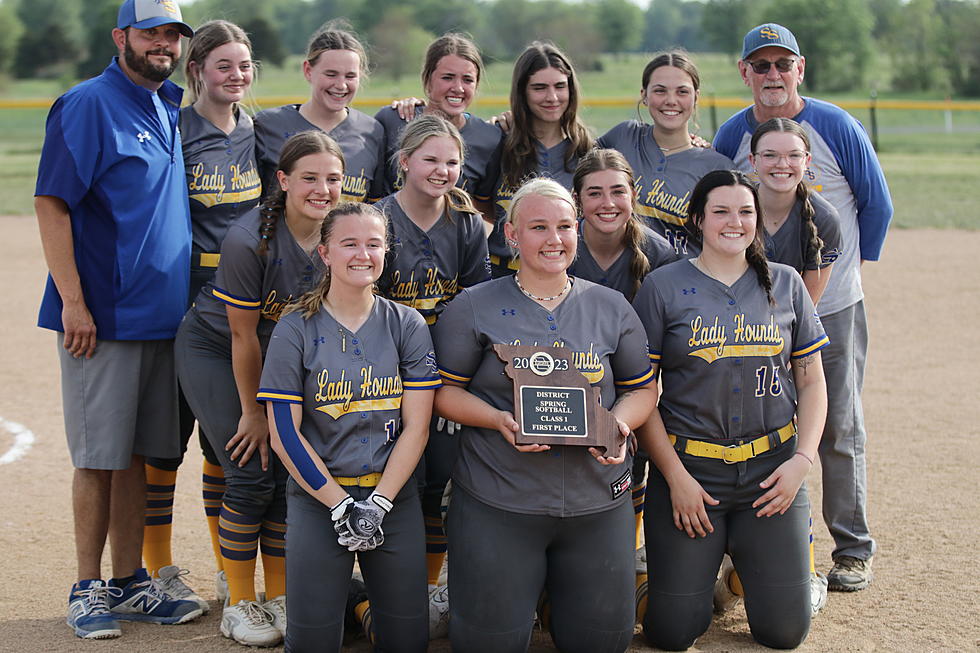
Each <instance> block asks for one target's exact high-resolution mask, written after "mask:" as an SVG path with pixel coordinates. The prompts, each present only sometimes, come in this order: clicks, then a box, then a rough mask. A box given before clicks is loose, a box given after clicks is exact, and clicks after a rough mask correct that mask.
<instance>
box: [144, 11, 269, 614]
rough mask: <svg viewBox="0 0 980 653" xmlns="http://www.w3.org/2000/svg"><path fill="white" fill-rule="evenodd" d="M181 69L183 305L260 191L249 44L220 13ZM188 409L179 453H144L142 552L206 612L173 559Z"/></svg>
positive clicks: (217, 487)
mask: <svg viewBox="0 0 980 653" xmlns="http://www.w3.org/2000/svg"><path fill="white" fill-rule="evenodd" d="M184 73H185V76H186V78H187V81H188V85H189V87H190V88H189V92H190V96H191V105H190V106H186V107H184V108H183V109H181V110H180V134H181V138H182V140H183V151H184V169H185V170H186V174H187V194H188V197H189V199H190V209H191V233H192V245H191V286H190V293H189V294H188V300H187V307H188V308H190V305H191V304H192V303H193V302H194V298H195V297H197V294H198V293H199V292H200V290H201V288H202V287H203V286H204V285H205V284H206V283H207V282H208V281H210V280H211V279H212V277H214V271H215V269H216V268H217V266H218V258H219V253H218V250H219V249H220V247H221V241H222V240H224V237H225V233H226V232H227V231H228V225H230V224H231V222H232V221H233V220H235V219H236V218H238V217H239V216H240V215H242V214H243V213H245V212H247V211H248V210H249V209H251V208H252V207H254V206H255V205H256V204H257V203H258V200H259V196H260V195H261V188H260V185H259V175H258V170H257V169H256V166H255V133H254V131H253V129H252V119H251V118H250V117H249V115H248V114H247V113H246V112H245V110H244V109H243V108H242V106H241V103H242V100H243V99H244V98H245V95H246V94H247V93H248V92H249V89H250V87H251V84H252V79H253V73H254V63H253V61H252V44H251V42H250V41H249V39H248V36H247V35H246V34H245V32H243V31H242V29H241V28H240V27H238V26H237V25H234V24H232V23H229V22H227V21H223V20H214V21H210V22H207V23H204V24H203V25H201V26H200V27H198V28H197V31H196V32H195V34H194V37H193V38H192V39H191V42H190V44H189V46H188V49H187V58H186V61H185V63H184ZM194 421H195V420H194V415H193V414H192V413H191V410H190V407H189V406H188V405H187V400H186V399H185V398H184V396H183V393H181V396H180V438H181V440H180V441H181V457H180V458H173V459H164V458H150V459H148V460H147V461H146V478H147V500H146V525H145V527H144V535H143V559H144V561H145V562H146V567H147V570H148V571H149V572H150V575H151V576H157V577H158V578H159V582H160V585H161V586H162V587H163V588H164V589H165V590H166V591H167V593H169V594H170V595H171V596H174V597H176V598H182V599H189V600H195V601H197V602H198V603H199V604H200V606H201V607H202V608H203V609H204V611H205V612H207V611H208V608H209V606H208V603H207V601H204V600H203V599H201V598H200V597H199V596H197V594H195V593H194V591H193V590H191V588H189V587H188V586H187V585H186V584H185V583H184V581H183V580H182V579H181V576H182V575H183V573H184V572H183V571H182V570H180V569H179V568H178V567H176V566H175V565H174V564H173V554H172V552H171V546H170V538H171V532H172V521H173V509H174V488H175V484H176V481H177V468H178V467H179V466H180V464H181V462H182V461H183V453H184V452H185V451H186V450H187V442H188V440H189V439H190V436H191V433H192V432H193V430H194ZM199 436H200V441H201V450H202V451H203V452H204V469H203V478H202V486H203V494H204V512H205V515H206V516H207V521H208V527H209V530H210V532H211V544H212V547H213V548H214V556H215V559H216V560H217V565H218V570H219V572H218V579H217V587H218V592H217V593H218V600H220V601H224V599H225V598H226V597H227V593H228V590H227V581H225V580H224V572H223V571H222V564H221V550H220V545H219V543H218V513H219V512H220V509H221V499H222V496H223V495H224V485H225V480H224V473H223V472H222V471H221V463H220V462H219V460H218V458H217V456H216V455H215V453H214V451H213V450H212V449H211V445H210V444H209V443H208V440H207V437H206V436H205V435H204V433H203V432H199Z"/></svg>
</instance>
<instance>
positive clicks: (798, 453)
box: [793, 451, 813, 466]
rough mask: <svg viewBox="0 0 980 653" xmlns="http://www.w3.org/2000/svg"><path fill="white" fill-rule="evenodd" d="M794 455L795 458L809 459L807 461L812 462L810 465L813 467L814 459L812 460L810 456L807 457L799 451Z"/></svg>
mask: <svg viewBox="0 0 980 653" xmlns="http://www.w3.org/2000/svg"><path fill="white" fill-rule="evenodd" d="M793 455H794V456H803V457H804V458H806V459H807V460H808V461H809V462H810V465H811V466H812V465H813V459H812V458H810V456H808V455H806V454H805V453H803V452H802V451H797V452H796V453H794V454H793Z"/></svg>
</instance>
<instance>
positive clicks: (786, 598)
mask: <svg viewBox="0 0 980 653" xmlns="http://www.w3.org/2000/svg"><path fill="white" fill-rule="evenodd" d="M689 211H690V220H691V226H692V228H693V229H694V230H695V231H696V232H698V233H700V237H701V242H702V243H703V248H702V251H701V254H700V255H699V256H698V257H697V258H694V259H691V260H686V261H677V262H675V263H671V264H670V265H666V266H664V267H662V268H660V269H658V270H655V271H654V272H652V273H650V275H649V276H647V278H646V279H645V280H644V282H643V285H642V286H641V288H640V290H639V292H638V293H637V296H636V299H635V300H634V306H635V307H636V309H637V313H638V314H639V315H640V319H641V320H642V321H643V324H644V326H645V327H646V330H647V335H648V338H649V346H650V359H651V361H652V362H653V364H654V367H655V369H659V370H662V371H663V376H662V384H663V394H662V396H661V397H660V402H659V408H658V410H657V411H655V412H654V413H653V414H652V416H651V418H650V420H649V421H648V422H647V423H646V424H645V425H644V426H643V428H641V429H640V431H639V435H640V438H641V440H642V441H643V444H644V446H645V447H646V448H647V450H648V451H649V452H650V457H651V458H652V460H653V461H654V463H655V464H656V467H657V469H656V470H655V471H653V472H651V478H650V488H649V491H648V492H647V497H646V506H645V515H644V524H645V528H646V541H647V546H648V547H649V556H648V564H649V570H650V582H649V599H648V601H649V602H648V606H647V608H646V610H645V615H644V616H643V627H644V633H645V635H646V637H647V639H648V640H649V641H650V642H651V643H652V644H653V645H654V646H657V647H659V648H664V649H667V650H683V649H686V648H688V647H689V646H691V645H692V644H693V643H694V640H695V639H696V638H697V637H699V636H700V635H701V634H702V633H703V632H704V631H705V630H707V628H708V625H709V624H710V622H711V609H712V591H713V586H714V580H715V574H716V572H717V569H718V565H719V563H720V562H721V559H722V555H723V554H724V553H725V551H726V550H728V551H729V552H730V554H731V557H732V560H733V561H734V564H735V568H736V569H737V570H738V571H739V575H740V577H741V581H742V585H743V587H744V590H745V608H746V614H747V616H748V621H749V627H750V629H751V631H752V635H753V637H754V638H755V639H756V640H757V641H758V642H760V643H761V644H764V645H766V646H771V647H775V648H795V647H796V646H798V645H799V644H800V643H801V642H802V641H803V639H804V638H805V637H806V635H807V632H808V630H809V627H810V615H811V608H810V574H809V555H808V546H807V545H808V531H809V501H808V499H807V494H806V489H805V487H803V481H804V479H805V477H806V474H807V473H808V472H809V471H810V467H811V466H812V464H813V460H814V457H815V455H816V451H817V445H818V443H819V441H820V434H821V432H822V429H823V422H824V418H825V417H826V410H827V392H826V386H825V384H824V377H823V368H822V366H821V364H820V349H821V348H823V347H824V346H826V344H827V336H826V335H825V334H824V331H823V328H822V326H821V324H820V320H819V318H818V317H817V316H816V313H815V311H814V308H813V302H812V301H811V300H810V296H809V294H808V293H807V292H806V289H805V288H804V286H803V282H802V280H801V279H800V276H799V274H797V273H796V271H795V270H793V269H792V268H790V267H789V266H785V265H781V264H778V263H772V264H770V263H768V262H767V261H766V258H765V253H764V248H763V244H762V238H761V230H760V229H758V228H757V219H758V215H759V202H758V195H757V194H756V191H755V187H754V186H752V184H751V183H750V182H749V181H748V179H747V178H746V177H745V176H744V175H743V174H741V173H738V172H734V171H721V170H719V171H716V172H712V173H709V174H708V175H706V176H705V177H704V179H702V180H701V181H700V182H699V183H698V185H697V186H696V187H695V188H694V191H693V193H692V196H691V206H690V209H689Z"/></svg>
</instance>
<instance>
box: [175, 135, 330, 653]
mask: <svg viewBox="0 0 980 653" xmlns="http://www.w3.org/2000/svg"><path fill="white" fill-rule="evenodd" d="M343 175H344V158H343V154H342V153H341V151H340V147H339V146H338V145H337V144H336V143H334V142H333V141H332V140H331V139H330V137H329V136H327V135H326V134H324V133H323V132H320V131H307V132H301V133H299V134H296V135H295V136H292V137H291V138H290V139H289V140H288V141H286V144H285V145H284V146H283V149H282V157H281V159H280V161H279V170H278V173H277V184H278V185H277V187H275V189H274V190H271V191H269V192H268V193H267V194H266V199H265V200H264V201H263V204H262V205H261V206H260V207H256V208H254V209H252V210H251V211H249V212H248V213H246V214H245V215H244V216H242V217H241V218H240V219H239V220H237V221H236V222H235V223H233V224H232V225H231V227H230V228H229V229H228V234H227V235H226V236H225V240H224V242H223V243H222V244H221V260H220V262H219V264H218V270H217V272H216V273H215V276H214V279H213V280H211V281H210V282H209V283H208V285H206V286H205V287H204V288H203V289H202V290H201V292H200V294H198V296H197V299H196V301H195V302H194V306H193V307H192V308H191V310H190V311H188V312H187V316H186V317H185V318H184V321H183V322H182V323H181V326H180V329H179V331H178V332H177V347H176V351H177V373H178V374H179V376H180V382H181V385H182V386H183V387H184V389H185V390H186V393H187V394H186V396H187V401H188V402H189V403H190V406H191V409H192V410H193V411H194V414H195V415H196V416H197V418H198V420H199V421H200V423H201V424H202V425H203V427H204V431H205V433H206V434H207V436H208V438H209V440H210V442H211V446H212V447H213V448H214V451H215V453H217V454H218V456H219V458H220V459H221V466H222V468H223V470H224V473H225V481H226V484H227V487H226V490H225V494H224V499H223V501H222V505H221V512H220V517H219V524H218V536H219V543H220V547H221V557H222V563H223V568H224V571H225V575H226V577H227V579H228V600H227V602H226V603H225V608H224V611H223V613H222V618H221V633H222V634H223V635H224V636H225V637H230V638H232V639H234V640H235V641H237V642H239V643H241V644H247V645H252V646H271V645H275V644H277V643H278V642H279V641H280V640H281V639H282V635H283V631H284V630H285V627H286V612H285V611H286V605H285V603H286V597H285V594H286V569H285V554H286V551H285V534H286V496H285V495H286V485H285V484H286V479H287V474H286V472H285V469H284V468H283V466H282V465H281V464H280V463H279V462H278V460H276V458H275V456H272V458H271V460H270V457H269V452H268V442H269V427H268V423H267V421H266V417H265V410H264V408H263V406H262V405H260V404H259V403H257V402H256V399H255V394H256V392H257V391H258V387H259V375H260V373H261V370H262V360H263V356H264V353H265V350H266V348H267V346H268V342H269V337H270V336H271V334H272V329H273V327H274V326H275V323H276V321H277V320H278V319H279V316H280V314H281V313H282V311H283V309H284V308H285V307H286V305H288V304H289V303H290V301H292V299H293V298H295V297H297V296H299V295H301V294H303V293H305V292H307V291H309V290H310V289H312V288H313V287H314V286H315V285H316V283H317V282H318V281H319V277H320V275H321V274H322V272H323V263H322V261H321V260H320V257H319V256H317V255H316V253H315V249H316V246H317V244H318V243H319V242H320V225H321V223H322V222H323V219H324V217H325V216H326V214H327V212H328V211H329V210H330V209H331V208H332V207H333V206H334V205H335V204H336V203H337V201H338V200H339V198H340V193H341V186H342V184H343ZM260 541H261V545H262V568H263V571H264V572H265V593H266V599H267V600H266V601H265V602H264V603H261V604H260V603H257V602H256V592H255V582H254V577H255V558H256V554H257V552H258V548H259V543H260Z"/></svg>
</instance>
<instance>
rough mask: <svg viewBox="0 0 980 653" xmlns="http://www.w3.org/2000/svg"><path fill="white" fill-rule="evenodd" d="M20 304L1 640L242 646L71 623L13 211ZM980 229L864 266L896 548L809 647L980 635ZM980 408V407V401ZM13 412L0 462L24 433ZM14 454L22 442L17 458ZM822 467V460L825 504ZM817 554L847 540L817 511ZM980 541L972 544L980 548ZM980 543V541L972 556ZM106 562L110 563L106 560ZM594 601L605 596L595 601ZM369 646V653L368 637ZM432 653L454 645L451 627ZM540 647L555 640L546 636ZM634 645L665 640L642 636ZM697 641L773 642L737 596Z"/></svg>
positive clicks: (875, 476) (186, 478) (40, 377)
mask: <svg viewBox="0 0 980 653" xmlns="http://www.w3.org/2000/svg"><path fill="white" fill-rule="evenodd" d="M0 233H2V234H3V240H4V243H5V245H4V247H3V252H4V253H3V258H2V261H0V268H2V270H3V275H2V278H3V279H5V280H6V281H5V283H4V297H6V299H5V300H4V301H6V302H7V305H8V306H9V307H10V308H11V311H10V312H8V313H3V314H2V315H0V333H6V334H7V336H6V337H4V339H3V347H2V351H3V365H2V368H0V379H2V387H3V390H4V392H3V396H2V397H0V420H5V421H6V423H10V422H13V423H16V424H21V425H23V426H25V427H26V428H27V429H29V430H30V431H31V432H33V434H34V436H35V438H36V441H35V442H34V444H33V446H32V447H31V448H30V449H29V450H27V451H26V453H25V454H24V455H23V457H21V458H19V459H18V460H15V461H13V462H10V463H6V464H0V494H2V496H3V497H4V499H3V501H2V503H0V550H2V551H3V554H2V556H3V557H2V563H0V582H2V586H3V588H4V591H3V593H2V595H0V651H75V650H79V651H81V650H85V651H94V650H99V651H103V650H104V651H131V650H139V651H141V652H143V651H146V652H151V651H161V652H162V651H172V650H175V649H177V650H181V651H243V650H244V649H242V648H240V647H239V646H237V645H235V644H232V643H230V642H229V641H228V640H225V639H223V638H222V637H221V635H220V634H218V620H219V617H218V614H219V613H220V609H218V608H217V605H216V604H215V603H214V602H212V606H213V609H212V611H211V614H210V615H208V616H207V617H204V618H202V619H200V620H198V621H197V622H195V623H192V624H188V625H185V626H174V627H160V626H153V625H145V624H124V626H123V630H124V634H123V637H122V638H121V639H119V640H115V641H106V642H82V641H81V640H77V639H76V638H75V637H74V636H73V635H72V634H71V631H70V630H69V629H68V628H67V626H65V623H64V617H65V607H66V603H65V599H66V597H67V592H68V589H69V586H70V584H71V582H72V580H73V578H74V573H75V560H74V547H73V545H72V535H71V533H72V520H71V512H70V509H69V505H70V503H69V496H70V494H69V490H70V479H71V464H70V462H69V460H68V455H67V451H66V447H65V443H64V434H63V425H62V415H61V400H60V388H59V375H58V363H57V357H56V353H55V336H54V335H53V334H51V333H50V332H47V331H42V330H40V329H38V328H36V327H35V326H34V323H35V318H36V314H37V306H38V301H39V298H40V292H41V289H42V284H43V280H44V274H45V266H44V259H43V256H42V253H41V247H40V243H39V240H38V236H37V227H36V222H35V221H34V219H33V218H30V217H7V218H0ZM978 254H980V232H956V231H895V232H893V233H892V234H890V235H889V238H888V243H887V246H886V260H885V261H883V262H880V263H876V264H869V265H867V266H865V275H866V276H865V286H866V288H865V290H866V293H867V300H866V301H867V306H868V314H869V322H870V325H871V337H872V343H871V353H870V357H869V364H868V378H867V384H866V388H865V412H866V416H867V425H868V432H869V434H870V436H869V439H870V441H869V446H868V458H869V461H870V468H869V477H870V479H869V482H870V500H869V504H870V513H871V524H872V529H873V533H874V535H875V536H876V538H877V540H878V546H879V552H878V555H877V557H876V559H875V567H874V569H875V574H876V577H875V581H874V584H873V585H872V586H871V588H870V589H868V590H866V591H863V592H857V593H855V594H831V596H830V600H829V602H828V604H827V607H826V608H825V609H824V611H823V612H822V613H821V614H820V615H819V616H818V617H817V618H816V619H815V620H814V623H813V628H812V631H811V633H810V637H809V639H808V640H807V642H806V643H805V644H804V645H803V646H802V647H800V650H801V651H953V650H977V649H978V647H980V590H978V586H980V584H978V580H980V565H978V556H977V549H976V548H974V547H976V546H977V544H976V539H977V535H978V533H980V516H978V514H977V510H976V509H977V500H976V496H977V481H978V478H980V475H978V469H980V455H978V454H980V409H978V402H977V398H978V394H980V371H978V361H980V338H978V337H977V325H978V324H980V274H978V272H977V267H978V266H977V260H978ZM971 406H972V408H971ZM4 424H5V422H4V421H0V461H2V460H5V458H4V454H5V453H7V451H8V450H9V449H10V448H11V447H13V446H14V444H15V438H14V435H13V434H12V433H10V432H9V430H7V429H4ZM8 457H9V458H12V457H13V456H8ZM200 469H201V467H200V452H195V451H193V449H192V451H191V452H190V453H189V454H188V459H187V461H186V463H185V464H184V466H183V467H182V468H181V471H180V480H179V481H178V485H177V492H178V498H177V506H176V514H175V528H174V550H175V552H176V553H177V556H178V558H177V561H178V562H179V564H181V565H182V566H184V567H188V568H190V569H191V570H192V573H191V574H190V577H189V580H190V583H191V585H192V586H193V587H196V588H199V590H200V592H201V594H202V595H204V596H205V597H211V598H213V596H214V589H213V575H212V572H211V569H212V566H213V560H212V559H211V548H210V544H209V541H208V537H207V531H206V528H205V523H204V519H203V511H202V509H201V500H200ZM818 478H819V475H818V474H817V473H816V472H814V473H813V474H811V480H810V482H811V497H813V498H814V500H815V504H816V505H815V506H814V514H815V515H819V496H820V492H819V482H818ZM816 528H817V530H816V548H817V557H818V567H820V568H823V569H824V571H826V570H827V568H828V567H829V565H830V559H829V551H830V548H831V543H830V538H829V536H828V535H827V532H826V530H825V529H824V528H823V526H822V523H820V520H819V519H817V527H816ZM971 542H972V544H971ZM971 551H972V552H973V553H971ZM105 569H108V563H106V566H105ZM583 600H586V601H587V600H588V598H587V597H583ZM351 650H352V651H366V650H368V649H367V646H366V645H365V644H364V643H363V640H361V641H360V642H356V643H355V645H354V646H352V648H351ZM430 650H432V651H448V650H449V646H448V643H447V642H445V640H443V641H441V642H433V643H432V646H431V647H430ZM532 650H533V651H550V650H554V649H553V648H552V647H551V646H550V640H549V638H548V637H547V636H546V635H541V634H538V635H536V636H535V640H534V646H533V647H532ZM631 650H634V651H647V650H651V649H649V648H647V647H645V646H644V645H643V642H642V638H641V637H640V636H637V638H636V639H635V642H634V648H633V649H631ZM692 650H698V651H733V650H761V647H759V646H757V645H755V644H754V642H753V640H752V638H751V636H750V635H749V632H748V627H747V625H746V624H745V617H744V611H743V610H742V609H741V608H737V609H736V610H735V611H734V612H733V613H731V614H730V615H726V616H725V617H724V618H721V619H717V620H716V621H715V623H714V624H713V625H712V627H711V629H710V630H709V631H708V633H707V634H706V635H705V636H704V637H703V638H702V639H701V640H699V641H698V643H697V646H696V647H695V648H694V649H692Z"/></svg>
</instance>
